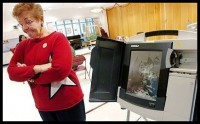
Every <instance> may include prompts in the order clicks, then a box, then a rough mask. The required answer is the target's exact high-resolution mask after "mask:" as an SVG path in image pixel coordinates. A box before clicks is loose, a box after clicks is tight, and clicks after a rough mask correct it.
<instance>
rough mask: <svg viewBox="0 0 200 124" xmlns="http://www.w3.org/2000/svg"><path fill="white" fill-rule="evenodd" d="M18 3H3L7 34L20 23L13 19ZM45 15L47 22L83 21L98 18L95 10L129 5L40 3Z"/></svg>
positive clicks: (4, 24) (4, 25)
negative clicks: (87, 18) (13, 12)
mask: <svg viewBox="0 0 200 124" xmlns="http://www.w3.org/2000/svg"><path fill="white" fill-rule="evenodd" d="M15 4H16V3H3V31H4V32H7V31H9V30H11V29H12V28H13V26H14V25H17V24H18V22H17V21H16V20H15V19H14V18H13V17H12V9H13V7H14V5H15ZM39 4H41V6H42V7H43V9H44V11H45V13H44V16H45V21H46V22H49V21H57V20H62V19H82V18H86V17H97V16H98V13H92V12H91V11H90V10H91V9H93V8H98V7H101V8H103V9H109V8H112V7H114V6H116V5H123V4H127V3H117V4H116V3H39Z"/></svg>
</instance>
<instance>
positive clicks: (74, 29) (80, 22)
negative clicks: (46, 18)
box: [47, 18, 96, 37]
mask: <svg viewBox="0 0 200 124" xmlns="http://www.w3.org/2000/svg"><path fill="white" fill-rule="evenodd" d="M47 28H48V29H53V30H56V31H58V32H61V33H63V34H64V35H65V36H73V35H81V37H83V36H86V35H88V36H90V34H96V30H95V26H94V19H93V18H86V19H74V20H70V19H67V20H60V21H56V22H47ZM86 28H87V29H86Z"/></svg>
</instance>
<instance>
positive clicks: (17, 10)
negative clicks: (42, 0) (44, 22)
mask: <svg viewBox="0 0 200 124" xmlns="http://www.w3.org/2000/svg"><path fill="white" fill-rule="evenodd" d="M25 11H29V12H30V13H31V14H32V15H33V17H34V18H35V19H36V20H40V19H42V18H43V9H42V6H41V5H40V4H36V3H18V4H16V5H15V6H14V9H13V12H12V15H13V17H14V18H18V17H19V16H21V14H22V13H23V12H25Z"/></svg>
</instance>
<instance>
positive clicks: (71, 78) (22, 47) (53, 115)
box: [7, 3, 86, 121]
mask: <svg viewBox="0 0 200 124" xmlns="http://www.w3.org/2000/svg"><path fill="white" fill-rule="evenodd" d="M13 16H14V18H16V20H17V21H18V22H19V24H20V25H21V27H22V30H23V31H24V32H25V33H26V34H27V35H28V36H29V37H30V38H29V39H27V40H25V41H23V42H21V43H20V44H19V45H18V47H17V48H16V51H15V53H14V55H13V57H12V59H11V61H10V63H9V66H8V69H7V71H8V74H9V78H10V79H11V80H13V81H16V82H23V81H27V82H28V84H29V86H30V88H31V92H32V95H33V98H34V101H35V106H36V108H37V109H38V111H39V114H40V116H41V118H42V119H43V121H85V120H86V115H85V106H84V100H83V96H84V95H83V92H82V89H81V86H80V82H79V80H78V77H77V75H76V73H75V72H74V71H73V70H72V51H71V47H70V44H69V42H68V40H67V39H66V37H65V36H64V35H63V34H62V33H59V32H56V31H54V32H51V31H48V30H47V29H46V28H45V27H44V17H43V9H42V7H41V5H40V4H35V3H19V4H16V5H15V7H14V9H13Z"/></svg>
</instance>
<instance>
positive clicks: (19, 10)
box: [12, 3, 44, 38]
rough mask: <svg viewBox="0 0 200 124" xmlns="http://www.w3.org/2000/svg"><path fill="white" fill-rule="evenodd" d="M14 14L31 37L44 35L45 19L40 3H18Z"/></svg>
mask: <svg viewBox="0 0 200 124" xmlns="http://www.w3.org/2000/svg"><path fill="white" fill-rule="evenodd" d="M12 14H13V17H14V18H16V19H17V21H18V22H19V24H20V25H21V27H22V30H23V31H24V32H25V33H26V34H28V36H29V37H31V38H40V37H41V36H42V35H43V30H44V29H43V23H44V19H43V9H42V7H41V5H40V4H35V3H18V4H16V5H15V7H14V9H13V12H12Z"/></svg>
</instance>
